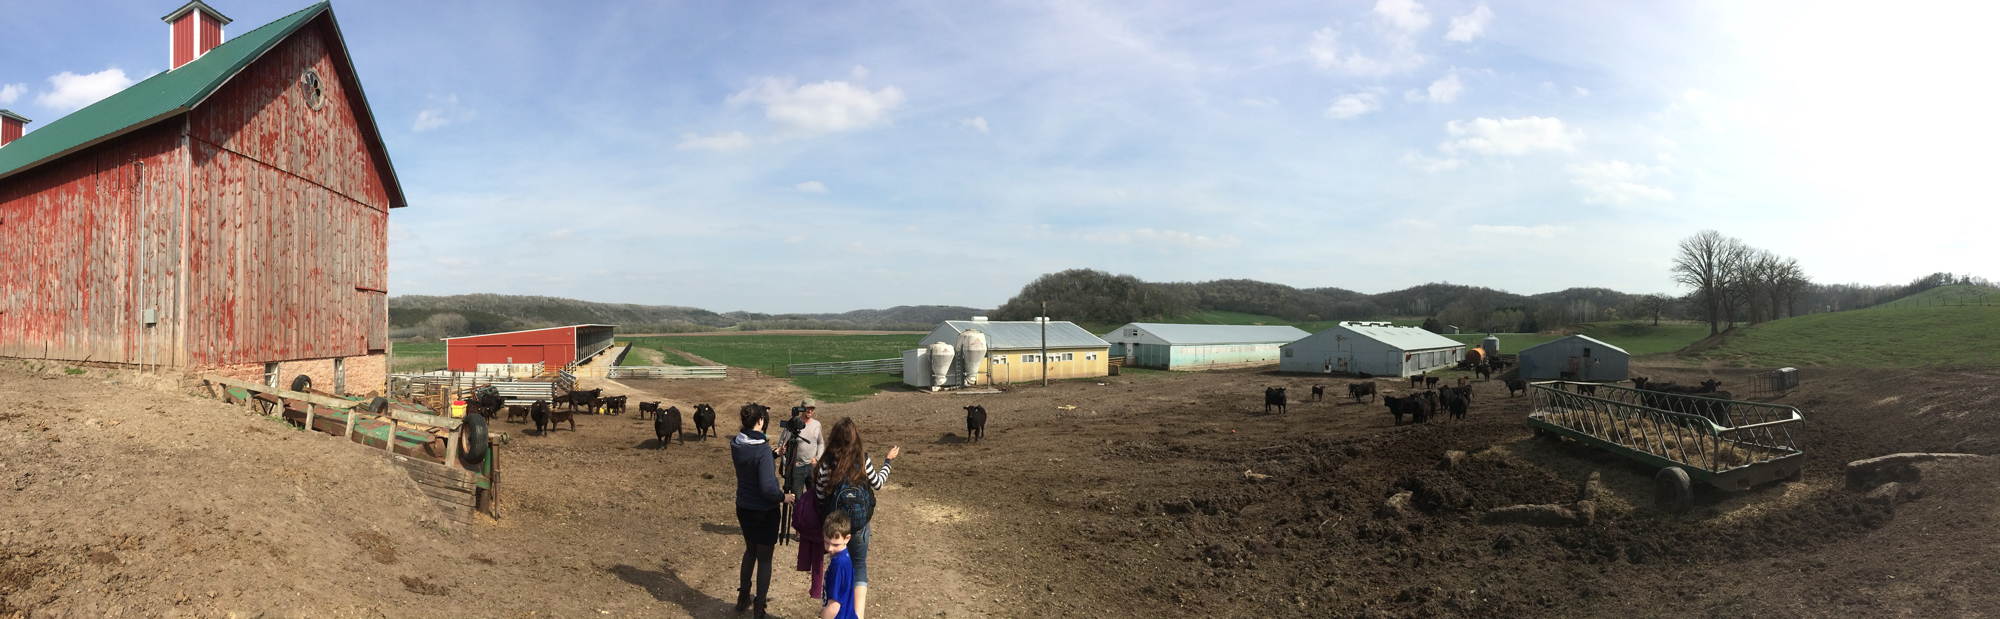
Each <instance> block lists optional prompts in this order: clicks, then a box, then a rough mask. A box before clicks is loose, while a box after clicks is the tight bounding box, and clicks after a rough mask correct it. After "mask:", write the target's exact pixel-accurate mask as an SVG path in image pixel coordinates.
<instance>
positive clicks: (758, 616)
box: [750, 598, 764, 619]
mask: <svg viewBox="0 0 2000 619" xmlns="http://www.w3.org/2000/svg"><path fill="white" fill-rule="evenodd" d="M752 608H753V610H751V611H750V618H751V619H764V598H757V605H756V606H754V607H752Z"/></svg>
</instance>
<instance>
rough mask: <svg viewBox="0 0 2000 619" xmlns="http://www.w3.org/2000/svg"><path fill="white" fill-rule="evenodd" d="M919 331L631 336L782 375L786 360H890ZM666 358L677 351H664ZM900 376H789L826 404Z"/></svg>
mask: <svg viewBox="0 0 2000 619" xmlns="http://www.w3.org/2000/svg"><path fill="white" fill-rule="evenodd" d="M922 339H924V336H923V334H917V333H910V334H902V335H713V336H700V337H642V338H635V339H634V340H633V345H634V346H639V347H645V348H655V349H660V348H674V349H678V350H684V351H687V352H689V353H693V354H695V355H698V356H701V357H704V358H707V359H709V360H711V361H715V362H716V363H721V364H723V365H729V366H734V367H740V368H753V369H758V370H763V371H764V372H765V373H767V374H771V375H773V376H784V372H785V365H786V364H788V363H820V362H828V361H863V360H868V359H891V358H900V357H902V356H903V351H905V350H909V349H912V348H916V347H917V341H918V340H922ZM667 356H668V357H669V361H672V358H675V357H679V355H667ZM902 381H903V377H902V376H900V375H897V374H848V375H840V376H802V377H799V378H794V379H792V384H795V385H798V386H799V387H802V388H804V389H805V390H807V391H810V392H812V394H813V397H815V398H819V399H822V400H826V401H828V402H852V401H854V400H857V399H860V398H862V397H864V396H867V395H870V394H873V393H875V392H877V391H881V390H883V389H888V388H893V387H895V386H897V385H901V384H902Z"/></svg>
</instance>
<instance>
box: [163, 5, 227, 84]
mask: <svg viewBox="0 0 2000 619" xmlns="http://www.w3.org/2000/svg"><path fill="white" fill-rule="evenodd" d="M160 21H164V22H167V30H168V31H169V32H171V33H172V34H171V36H170V37H169V39H168V41H169V44H168V46H167V54H168V56H170V57H171V59H172V64H173V68H175V69H179V68H181V65H184V64H187V63H190V62H194V59H196V58H200V57H201V55H202V54H206V53H208V50H211V49H215V46H217V45H221V44H222V27H223V26H227V25H229V22H230V19H229V18H227V17H223V16H222V12H221V11H217V10H215V9H214V8H213V7H210V6H208V5H207V4H205V3H203V2H202V1H201V0H190V2H188V3H187V4H186V5H184V6H182V7H181V8H179V9H175V10H174V12H172V13H168V14H167V16H166V17H162V18H160Z"/></svg>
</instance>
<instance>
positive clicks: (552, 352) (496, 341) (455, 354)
mask: <svg viewBox="0 0 2000 619" xmlns="http://www.w3.org/2000/svg"><path fill="white" fill-rule="evenodd" d="M613 328H614V327H613V326H612V325H571V326H567V327H550V328H547V329H533V330H529V331H513V332H508V333H493V334H488V335H469V336H466V337H448V338H445V340H444V341H445V347H444V365H445V368H446V369H449V370H452V371H457V372H472V371H476V370H478V369H479V364H481V363H542V364H544V365H545V366H547V367H548V368H551V369H554V368H559V367H562V366H564V365H568V364H569V363H570V362H571V361H581V360H584V359H588V358H590V357H591V356H592V355H595V354H597V353H600V352H604V349H606V348H610V347H611V337H612V329H613Z"/></svg>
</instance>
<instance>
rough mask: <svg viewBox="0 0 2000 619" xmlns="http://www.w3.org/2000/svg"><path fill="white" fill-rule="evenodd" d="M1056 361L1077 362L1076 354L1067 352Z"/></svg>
mask: <svg viewBox="0 0 2000 619" xmlns="http://www.w3.org/2000/svg"><path fill="white" fill-rule="evenodd" d="M1056 360H1057V361H1075V360H1076V353H1073V352H1066V353H1063V354H1062V356H1061V357H1057V358H1056Z"/></svg>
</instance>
